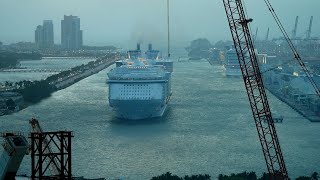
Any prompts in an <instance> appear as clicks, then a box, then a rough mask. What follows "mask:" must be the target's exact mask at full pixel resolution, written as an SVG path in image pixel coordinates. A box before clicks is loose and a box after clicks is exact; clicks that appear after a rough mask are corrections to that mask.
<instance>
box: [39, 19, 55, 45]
mask: <svg viewBox="0 0 320 180" xmlns="http://www.w3.org/2000/svg"><path fill="white" fill-rule="evenodd" d="M53 36H54V35H53V23H52V20H44V21H43V25H42V26H41V25H39V26H37V29H36V30H35V42H36V44H37V46H38V48H51V47H53V45H54V40H53V39H54V38H53Z"/></svg>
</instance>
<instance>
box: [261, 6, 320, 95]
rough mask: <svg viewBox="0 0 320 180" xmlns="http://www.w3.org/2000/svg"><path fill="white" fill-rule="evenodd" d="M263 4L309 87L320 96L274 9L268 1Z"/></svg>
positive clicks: (319, 91)
mask: <svg viewBox="0 0 320 180" xmlns="http://www.w3.org/2000/svg"><path fill="white" fill-rule="evenodd" d="M264 2H265V3H266V5H267V7H268V9H269V11H270V13H271V14H272V16H273V18H274V20H275V21H276V23H277V25H278V27H279V29H280V31H281V32H282V34H283V36H284V38H285V40H286V41H287V43H288V45H289V47H290V49H291V51H292V52H293V54H294V58H295V59H296V60H297V61H298V63H299V64H300V66H301V68H302V69H303V71H304V73H305V74H306V75H307V77H308V79H309V81H310V83H311V85H312V86H313V88H314V90H315V91H316V93H317V95H318V96H320V90H319V88H318V86H317V84H316V83H315V81H314V80H313V78H312V76H311V74H310V72H309V70H308V69H307V67H306V65H305V64H304V62H303V61H302V59H301V57H300V55H299V53H298V51H297V49H296V48H295V46H294V45H293V43H292V41H291V39H290V38H289V36H288V34H287V32H286V30H285V29H284V27H283V25H282V23H281V21H280V19H279V17H278V15H277V14H276V12H275V11H274V9H273V7H272V5H271V3H270V1H269V0H264Z"/></svg>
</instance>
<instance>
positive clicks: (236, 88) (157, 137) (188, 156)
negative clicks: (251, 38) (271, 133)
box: [0, 61, 320, 180]
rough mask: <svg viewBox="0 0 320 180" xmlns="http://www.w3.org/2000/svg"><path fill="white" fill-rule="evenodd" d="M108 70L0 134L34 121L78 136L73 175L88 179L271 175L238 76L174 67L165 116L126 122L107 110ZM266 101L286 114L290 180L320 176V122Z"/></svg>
mask: <svg viewBox="0 0 320 180" xmlns="http://www.w3.org/2000/svg"><path fill="white" fill-rule="evenodd" d="M108 70H109V69H106V70H104V71H102V72H100V73H98V74H96V75H93V76H91V77H88V78H86V79H84V80H82V81H80V82H78V83H77V84H74V85H72V86H70V87H68V88H66V89H64V90H61V91H58V92H56V93H54V94H52V96H51V97H50V98H48V99H45V100H43V101H42V102H41V103H39V104H37V105H34V106H30V107H28V108H26V109H24V110H22V111H20V112H18V113H16V114H13V115H9V116H2V117H0V122H1V125H0V131H5V130H11V131H23V132H26V133H27V132H29V131H30V128H29V124H28V119H30V118H31V117H37V118H38V119H39V120H40V123H41V125H42V127H43V129H44V130H46V131H54V130H65V129H67V130H72V131H74V135H75V137H74V138H73V142H72V149H73V159H72V160H73V172H74V175H75V176H85V177H88V178H94V177H106V178H107V179H114V178H117V177H125V179H134V180H136V179H137V180H139V179H150V178H151V177H153V176H155V175H160V174H162V173H165V172H167V171H170V172H172V173H174V174H177V175H185V174H199V173H208V174H210V175H211V176H213V177H217V176H218V174H220V173H228V174H229V173H232V172H242V171H256V172H258V174H261V173H262V172H265V171H267V170H266V165H265V162H264V158H263V154H262V151H261V147H260V143H259V140H258V136H257V132H256V128H255V125H254V122H253V118H252V114H251V110H250V107H249V104H248V100H247V95H246V92H245V89H244V85H243V82H242V80H241V79H238V78H226V77H224V76H223V70H222V68H221V67H220V66H210V65H209V63H207V62H206V61H200V62H183V63H182V62H180V63H179V62H176V63H175V64H174V74H173V75H172V81H173V83H172V84H173V86H172V88H173V96H172V99H171V101H170V105H169V109H168V111H167V113H166V114H165V116H163V117H162V118H158V119H149V120H144V121H136V122H128V121H120V120H117V119H116V118H114V114H113V112H112V110H111V109H110V108H109V106H108V99H107V97H108V87H107V84H106V83H105V82H106V73H107V72H108ZM268 98H269V100H270V104H271V108H272V111H273V112H277V114H281V115H283V116H284V123H282V124H277V125H276V126H277V130H278V136H279V139H280V143H281V147H282V151H283V154H284V158H285V161H286V164H287V168H288V171H289V174H290V176H291V177H296V176H298V175H307V174H311V173H312V172H314V171H319V170H320V169H319V167H320V153H319V152H320V151H319V150H320V138H319V137H320V123H311V122H309V121H308V120H306V119H305V118H303V117H302V116H300V115H299V114H298V113H296V112H295V111H294V110H292V109H291V108H290V107H288V106H287V105H286V104H284V103H282V102H280V101H279V100H277V99H276V98H275V97H273V96H272V95H271V94H268ZM30 164H31V162H30V157H26V158H25V159H24V160H23V162H22V165H21V168H20V170H19V174H30Z"/></svg>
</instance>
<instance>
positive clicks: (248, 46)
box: [223, 0, 289, 179]
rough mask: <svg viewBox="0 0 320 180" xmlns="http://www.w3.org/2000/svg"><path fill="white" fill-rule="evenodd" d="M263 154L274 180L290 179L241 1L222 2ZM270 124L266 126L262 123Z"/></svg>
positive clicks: (229, 0) (228, 0)
mask: <svg viewBox="0 0 320 180" xmlns="http://www.w3.org/2000/svg"><path fill="white" fill-rule="evenodd" d="M223 4H224V8H225V11H226V15H227V19H228V22H229V27H230V31H231V35H232V38H233V43H234V47H235V49H236V52H237V56H238V60H239V64H240V68H241V71H242V76H243V81H244V84H245V87H246V91H247V94H248V98H249V103H250V106H251V110H252V114H253V118H254V122H255V125H256V128H257V131H258V136H259V139H260V143H261V147H262V152H263V155H264V158H265V161H266V164H267V168H268V171H269V174H270V176H271V177H270V178H271V179H289V176H288V172H287V169H286V165H285V162H284V159H283V155H282V152H281V148H280V144H279V140H278V136H277V132H276V127H275V125H274V122H273V119H272V114H271V110H270V107H269V103H268V99H267V95H266V91H265V88H264V85H263V81H262V76H261V72H260V69H259V65H258V60H257V55H256V53H255V51H254V45H253V41H252V38H251V35H250V30H249V26H248V23H249V22H251V21H252V19H247V18H246V15H245V11H244V8H243V4H242V2H241V0H223ZM264 121H265V122H267V123H263V122H264Z"/></svg>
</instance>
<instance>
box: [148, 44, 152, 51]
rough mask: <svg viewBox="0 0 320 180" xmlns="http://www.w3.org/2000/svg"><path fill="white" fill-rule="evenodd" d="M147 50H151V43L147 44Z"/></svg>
mask: <svg viewBox="0 0 320 180" xmlns="http://www.w3.org/2000/svg"><path fill="white" fill-rule="evenodd" d="M148 50H149V51H151V50H152V44H151V43H150V44H148Z"/></svg>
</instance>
